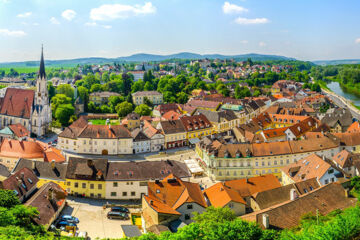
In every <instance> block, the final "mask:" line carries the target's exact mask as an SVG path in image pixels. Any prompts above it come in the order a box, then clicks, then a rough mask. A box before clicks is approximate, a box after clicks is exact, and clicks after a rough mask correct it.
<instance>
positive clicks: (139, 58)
mask: <svg viewBox="0 0 360 240" xmlns="http://www.w3.org/2000/svg"><path fill="white" fill-rule="evenodd" d="M205 58H208V59H222V60H223V59H236V60H238V61H242V60H247V59H248V58H251V59H252V60H253V61H268V60H296V59H295V58H289V57H284V56H277V55H266V54H256V53H249V54H239V55H222V54H204V55H202V54H197V53H190V52H181V53H176V54H169V55H158V54H147V53H138V54H133V55H130V56H127V57H118V58H101V57H89V58H77V59H64V60H45V63H46V65H49V66H76V65H78V64H80V65H82V64H105V63H113V62H158V61H164V60H170V59H205ZM38 65H39V61H24V62H4V63H0V67H32V66H33V67H36V66H38Z"/></svg>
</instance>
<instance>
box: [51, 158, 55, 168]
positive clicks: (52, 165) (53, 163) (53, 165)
mask: <svg viewBox="0 0 360 240" xmlns="http://www.w3.org/2000/svg"><path fill="white" fill-rule="evenodd" d="M51 169H52V170H54V169H55V160H51Z"/></svg>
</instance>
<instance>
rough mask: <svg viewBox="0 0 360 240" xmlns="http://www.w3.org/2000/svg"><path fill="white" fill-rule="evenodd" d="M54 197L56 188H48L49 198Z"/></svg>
mask: <svg viewBox="0 0 360 240" xmlns="http://www.w3.org/2000/svg"><path fill="white" fill-rule="evenodd" d="M53 199H54V190H53V189H52V188H49V190H48V200H49V201H51V200H53Z"/></svg>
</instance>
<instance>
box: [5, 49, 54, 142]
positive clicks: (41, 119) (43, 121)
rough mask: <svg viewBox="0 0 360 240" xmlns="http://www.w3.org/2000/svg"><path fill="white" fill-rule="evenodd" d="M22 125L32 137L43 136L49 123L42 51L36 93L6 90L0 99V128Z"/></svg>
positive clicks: (32, 91) (18, 89)
mask: <svg viewBox="0 0 360 240" xmlns="http://www.w3.org/2000/svg"><path fill="white" fill-rule="evenodd" d="M17 123H20V124H22V125H23V126H24V127H25V128H26V129H28V130H29V131H30V132H31V133H32V134H33V135H36V136H43V135H45V134H46V133H47V131H48V129H49V126H50V123H51V107H50V102H49V94H48V89H47V80H46V73H45V63H44V54H43V49H41V60H40V69H39V74H38V77H37V80H36V91H34V90H30V89H20V88H7V89H6V92H5V95H4V97H3V98H0V128H1V129H2V128H4V127H6V126H8V125H11V124H17Z"/></svg>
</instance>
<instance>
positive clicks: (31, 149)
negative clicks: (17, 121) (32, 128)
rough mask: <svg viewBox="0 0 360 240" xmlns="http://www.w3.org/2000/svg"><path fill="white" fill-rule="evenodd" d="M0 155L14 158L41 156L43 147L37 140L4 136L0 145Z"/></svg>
mask: <svg viewBox="0 0 360 240" xmlns="http://www.w3.org/2000/svg"><path fill="white" fill-rule="evenodd" d="M0 155H1V156H6V157H16V158H43V157H44V149H43V148H42V147H41V145H40V144H38V143H37V142H32V141H18V140H13V139H6V138H5V139H4V140H3V141H2V143H1V146H0Z"/></svg>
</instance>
